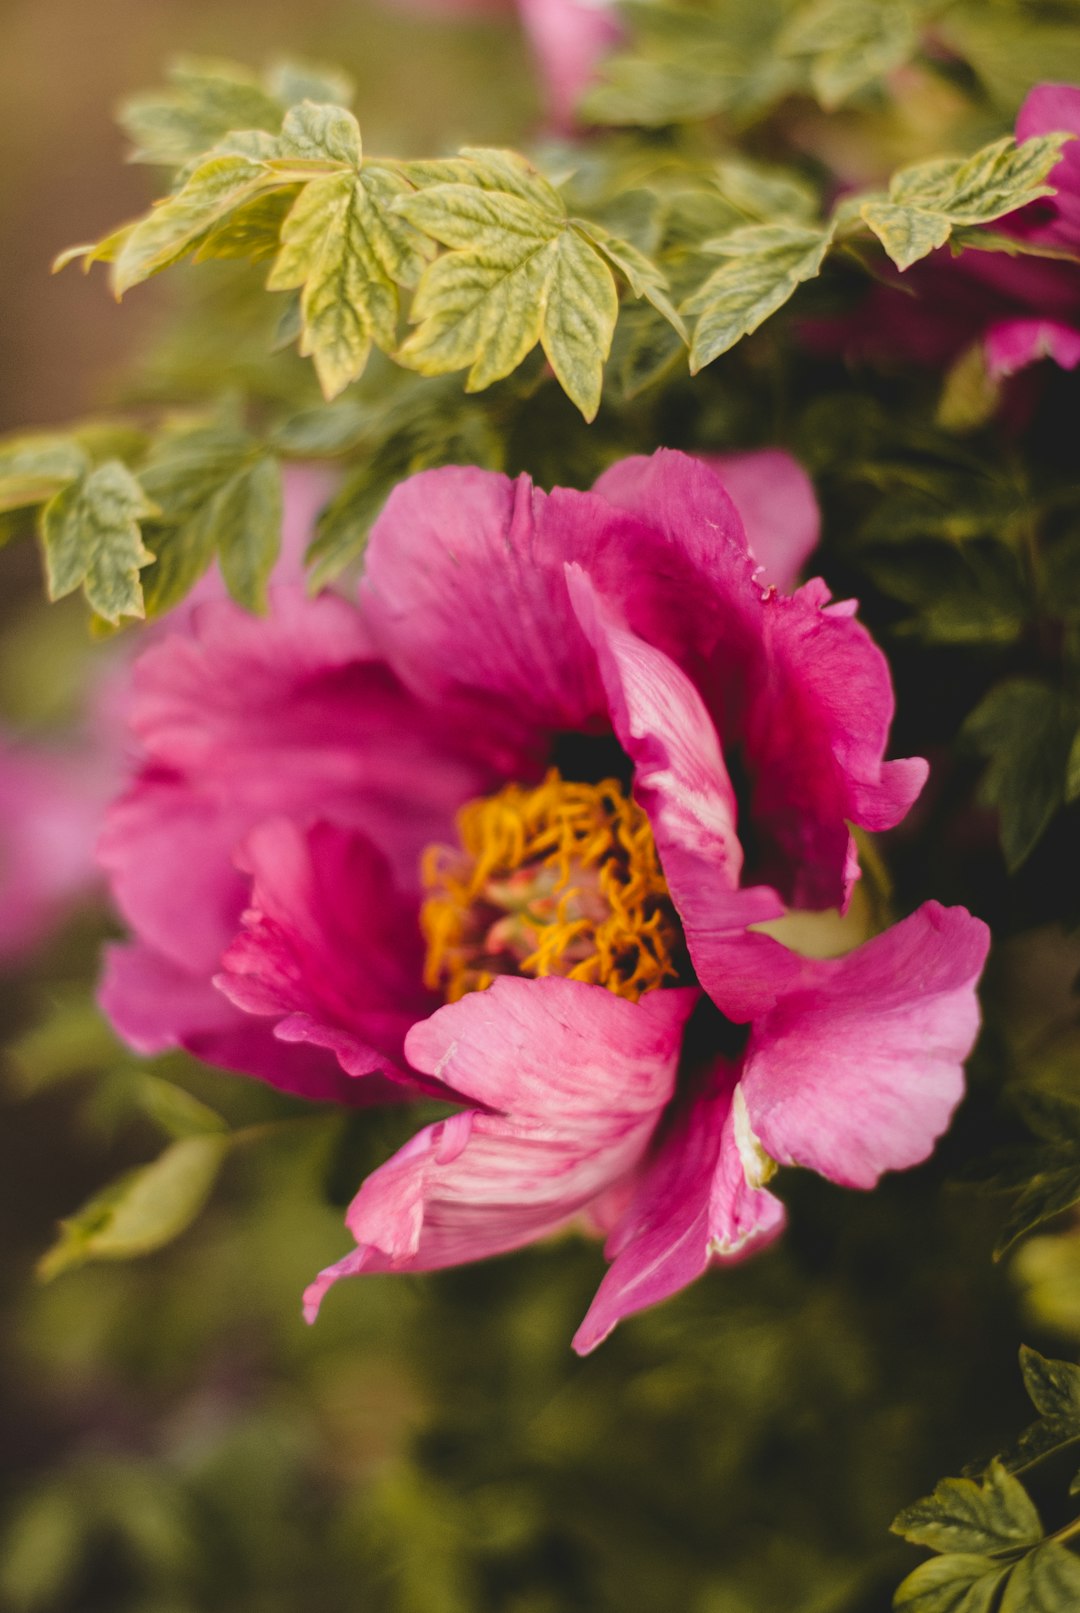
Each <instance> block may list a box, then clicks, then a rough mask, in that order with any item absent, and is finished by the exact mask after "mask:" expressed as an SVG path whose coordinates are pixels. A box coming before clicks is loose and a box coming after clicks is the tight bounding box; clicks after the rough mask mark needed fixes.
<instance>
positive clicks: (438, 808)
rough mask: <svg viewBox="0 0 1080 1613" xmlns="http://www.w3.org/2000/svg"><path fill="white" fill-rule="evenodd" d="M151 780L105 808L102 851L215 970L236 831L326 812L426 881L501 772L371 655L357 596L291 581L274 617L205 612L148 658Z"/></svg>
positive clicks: (135, 908) (169, 940) (232, 895)
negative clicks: (454, 827)
mask: <svg viewBox="0 0 1080 1613" xmlns="http://www.w3.org/2000/svg"><path fill="white" fill-rule="evenodd" d="M134 679H135V695H134V700H133V707H132V726H133V728H134V730H135V732H136V734H137V736H138V738H139V739H140V740H141V742H142V745H143V749H144V760H143V768H142V772H141V774H140V776H139V777H138V778H137V779H136V781H135V783H134V784H133V786H132V787H131V789H130V790H129V792H128V794H127V795H126V796H125V797H123V798H122V799H121V800H120V802H119V803H117V805H116V806H115V807H113V809H112V810H111V812H110V813H109V816H108V818H107V821H106V826H105V830H104V833H103V836H102V839H101V842H100V847H99V855H100V860H101V862H102V863H103V865H104V867H105V868H106V870H107V872H108V873H109V875H110V877H111V883H112V889H113V892H114V894H115V897H116V899H117V902H118V904H119V906H120V908H121V911H122V912H123V913H124V915H125V917H126V918H127V919H128V920H129V922H130V923H131V924H132V925H133V927H134V928H135V929H136V930H137V931H138V932H139V934H140V935H141V936H143V937H144V938H145V939H146V940H148V941H149V942H150V944H151V945H153V946H154V947H155V948H157V949H158V950H159V951H162V952H164V953H165V954H166V955H167V956H169V957H172V958H173V959H174V960H175V961H176V962H178V963H180V964H182V965H184V966H185V967H187V968H191V969H203V970H206V971H209V970H211V969H213V968H214V967H215V966H216V964H217V960H218V958H219V957H220V955H221V952H222V951H223V950H224V948H225V947H226V946H227V945H228V943H229V941H230V940H231V939H232V937H233V935H234V934H235V933H236V930H237V927H238V923H239V918H240V912H241V910H242V907H243V902H244V896H245V889H246V887H245V882H244V881H243V879H242V878H241V876H240V875H239V874H238V873H237V871H236V869H235V868H234V867H233V864H232V854H233V851H234V849H235V847H236V845H237V843H238V841H239V840H240V839H241V838H242V837H243V836H244V835H245V834H246V833H247V832H248V831H249V830H250V829H251V828H252V827H253V826H254V825H255V824H257V823H258V822H260V821H261V820H262V819H264V818H267V817H277V816H282V815H284V816H289V817H294V818H298V819H304V818H311V817H315V816H319V817H323V818H330V819H333V820H335V821H339V822H343V823H346V824H349V825H350V826H353V827H355V828H357V829H359V830H361V831H363V832H365V833H367V834H369V835H370V836H371V837H372V839H373V840H375V842H376V843H377V844H378V845H379V847H380V849H381V850H382V851H383V852H385V853H386V855H387V856H388V857H389V858H390V860H391V863H392V865H393V868H394V872H395V876H396V877H397V879H398V880H399V882H400V883H401V884H402V885H403V887H404V888H406V889H408V888H410V887H412V888H415V885H416V881H417V869H418V863H419V856H420V851H421V850H422V848H423V847H424V846H425V845H426V844H428V843H429V842H430V841H432V840H441V839H445V838H446V836H447V834H448V832H449V829H450V825H451V822H452V818H453V813H454V811H455V810H456V809H457V807H458V806H459V805H460V804H461V802H462V801H463V800H466V799H468V798H469V797H470V796H472V795H475V794H478V793H481V792H482V791H483V789H484V788H486V787H488V785H489V784H490V781H491V775H490V773H489V772H488V771H486V770H484V769H482V768H480V767H479V766H478V764H477V763H476V761H475V759H474V758H473V757H472V756H471V754H470V752H469V749H468V745H467V742H463V743H461V744H460V745H458V744H456V743H455V742H456V740H457V739H458V738H459V737H460V736H457V735H455V734H453V733H449V732H447V731H446V725H445V724H442V723H437V722H436V720H435V719H434V718H433V717H432V716H431V715H430V714H428V713H425V712H423V711H422V710H421V709H420V708H419V707H418V706H417V705H416V703H415V702H414V701H413V700H412V699H411V698H410V697H409V696H408V695H407V694H406V692H405V691H404V690H403V689H402V688H401V686H400V684H398V683H397V681H396V679H395V678H394V677H393V676H392V674H391V673H390V672H389V671H388V670H387V668H386V667H384V666H382V665H380V664H379V663H378V662H377V661H375V660H373V659H372V649H371V645H370V641H369V639H368V637H367V635H366V633H365V631H364V628H363V625H362V623H361V621H360V616H359V613H358V611H357V610H356V609H355V607H353V606H351V605H349V604H347V603H346V602H345V601H344V600H341V599H337V598H334V597H333V596H330V595H324V596H322V597H321V598H319V599H316V600H307V599H304V598H303V596H301V595H300V594H299V593H296V592H293V591H289V590H284V591H282V592H280V593H278V594H275V596H274V600H273V610H272V614H271V615H270V616H269V617H266V618H255V617H251V616H248V615H247V614H246V613H245V612H243V611H241V610H239V609H238V608H237V607H235V606H233V605H230V604H227V603H218V604H212V605H205V606H203V607H201V608H200V609H199V610H198V611H197V612H196V613H195V616H194V620H193V626H192V631H191V633H190V634H188V635H172V636H170V637H169V638H167V639H165V640H163V641H162V642H160V643H159V644H156V645H154V646H153V647H152V648H151V649H149V650H148V651H147V652H146V653H145V655H144V656H143V657H142V658H141V660H140V661H139V662H138V663H137V665H136V668H135V672H134Z"/></svg>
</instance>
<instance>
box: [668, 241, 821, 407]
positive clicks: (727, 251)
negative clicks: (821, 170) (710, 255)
mask: <svg viewBox="0 0 1080 1613" xmlns="http://www.w3.org/2000/svg"><path fill="white" fill-rule="evenodd" d="M831 240H832V232H831V230H828V229H808V228H806V227H804V226H802V225H797V224H755V225H750V226H748V227H747V228H746V229H742V230H733V231H732V233H731V234H730V235H726V236H722V237H720V239H719V240H716V241H712V242H710V243H708V250H710V251H712V252H715V253H717V254H719V255H720V256H722V257H724V258H725V259H726V260H727V261H726V262H725V263H723V264H722V265H721V267H720V268H719V269H716V270H715V271H714V272H713V273H712V274H711V275H710V276H709V278H708V279H707V280H706V281H705V283H704V284H703V285H702V286H699V287H698V289H697V291H695V292H694V294H693V295H692V296H691V297H689V298H688V299H687V300H686V302H684V303H683V312H684V313H688V314H696V315H697V316H698V319H697V324H696V326H695V328H694V340H693V345H692V346H691V349H690V371H691V374H693V375H696V374H697V372H698V371H699V370H701V369H703V368H704V367H705V365H706V364H711V363H712V361H713V359H715V358H719V356H720V354H721V353H726V352H727V351H728V349H729V348H731V347H734V346H735V343H736V342H738V341H741V340H742V338H743V337H744V336H747V335H749V334H750V332H751V331H754V330H757V328H758V326H759V325H761V324H763V323H764V321H765V320H766V319H768V318H769V316H770V314H774V313H775V312H776V311H777V309H778V308H782V307H783V305H784V303H786V302H787V301H788V299H789V298H790V297H791V295H792V293H793V292H794V291H795V288H796V286H798V285H800V284H801V283H802V281H804V280H810V279H812V278H813V277H814V275H816V274H817V273H818V272H819V271H820V269H821V265H822V263H823V262H824V260H825V254H826V252H827V251H828V249H829V243H830V241H831Z"/></svg>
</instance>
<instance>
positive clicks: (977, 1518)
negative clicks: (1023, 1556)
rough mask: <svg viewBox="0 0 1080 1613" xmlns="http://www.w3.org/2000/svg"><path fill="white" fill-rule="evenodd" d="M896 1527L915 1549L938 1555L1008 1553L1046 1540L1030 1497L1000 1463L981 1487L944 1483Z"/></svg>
mask: <svg viewBox="0 0 1080 1613" xmlns="http://www.w3.org/2000/svg"><path fill="white" fill-rule="evenodd" d="M892 1529H893V1532H894V1533H895V1534H898V1535H903V1536H904V1538H905V1540H910V1541H912V1542H913V1543H914V1544H915V1545H919V1546H929V1547H930V1548H931V1550H933V1551H940V1552H986V1553H992V1552H997V1551H1007V1550H1011V1549H1013V1548H1016V1547H1022V1546H1033V1545H1035V1544H1036V1543H1037V1542H1038V1541H1040V1540H1041V1539H1042V1537H1043V1526H1042V1523H1041V1521H1040V1519H1039V1514H1038V1513H1037V1512H1036V1510H1035V1507H1034V1505H1033V1503H1032V1500H1031V1497H1030V1496H1029V1495H1028V1493H1027V1491H1026V1490H1025V1489H1024V1486H1023V1485H1022V1484H1021V1483H1020V1481H1019V1479H1015V1478H1013V1476H1012V1474H1011V1473H1009V1472H1008V1471H1007V1470H1006V1469H1005V1468H1004V1467H1002V1465H1001V1463H1000V1462H997V1461H995V1462H991V1464H990V1466H989V1468H988V1469H987V1472H986V1474H985V1476H984V1477H983V1479H982V1481H981V1483H980V1482H977V1481H976V1480H975V1479H942V1480H941V1482H940V1484H938V1485H937V1487H936V1488H935V1490H934V1493H933V1494H932V1495H928V1496H926V1497H925V1498H924V1499H923V1500H921V1501H916V1502H915V1503H914V1504H913V1505H912V1506H910V1507H905V1508H904V1510H903V1511H902V1512H901V1513H900V1514H899V1515H898V1516H897V1517H896V1518H895V1519H894V1521H893V1524H892Z"/></svg>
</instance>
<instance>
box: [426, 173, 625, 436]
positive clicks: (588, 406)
mask: <svg viewBox="0 0 1080 1613" xmlns="http://www.w3.org/2000/svg"><path fill="white" fill-rule="evenodd" d="M488 155H491V154H488ZM505 157H506V154H505V153H495V154H493V159H492V160H493V162H494V172H495V173H496V175H497V174H499V173H501V172H502V168H501V167H500V164H504V159H505ZM523 166H524V165H522V166H521V168H518V167H515V166H514V165H511V167H512V168H513V171H514V172H515V173H517V175H518V178H519V179H520V184H519V185H518V186H517V188H516V190H515V191H514V192H511V191H509V190H489V189H485V188H483V187H481V186H479V185H469V184H463V183H457V182H455V183H452V184H438V185H434V186H432V187H431V188H430V189H428V190H423V191H421V192H419V193H418V194H417V195H414V196H408V197H406V198H405V199H404V200H403V201H402V202H400V203H399V209H400V211H401V212H402V213H403V214H404V216H405V217H406V218H407V219H409V220H410V221H411V222H412V223H413V224H415V225H416V226H417V228H419V229H421V230H423V231H424V232H425V234H427V235H430V236H431V237H432V238H433V239H434V240H436V241H438V242H439V243H440V244H441V245H443V246H445V247H448V248H449V249H450V250H449V251H447V252H445V253H444V254H443V255H442V256H441V257H439V258H437V259H436V261H435V262H434V263H433V264H432V265H431V266H430V267H429V268H428V269H427V270H426V271H425V273H424V276H423V278H422V279H421V281H420V284H419V286H418V288H417V292H416V296H415V299H414V301H413V307H412V311H411V318H412V320H413V322H414V323H415V324H417V329H416V330H415V331H414V332H413V333H412V335H411V336H409V337H408V339H407V340H406V342H405V343H404V344H403V346H402V348H401V351H400V354H399V357H400V359H401V362H402V363H405V364H408V365H410V366H412V367H413V368H415V369H418V370H420V371H421V373H423V374H425V375H442V374H446V373H448V372H449V371H451V370H459V369H468V371H469V374H468V379H467V381H466V389H467V390H468V391H470V392H477V391H480V390H482V389H483V388H484V387H487V386H490V385H491V384H492V382H494V381H498V380H501V379H502V378H503V377H504V376H506V375H509V374H510V373H511V371H512V370H514V369H516V368H517V366H518V365H519V364H520V363H521V361H522V360H523V359H524V358H525V356H526V354H527V353H529V352H530V351H531V350H532V348H533V347H534V346H535V345H536V343H537V342H538V341H542V343H543V347H544V351H545V353H546V355H547V357H548V359H549V361H550V363H551V366H552V368H553V370H554V371H555V373H556V376H557V377H558V379H559V381H560V382H561V384H562V385H563V387H564V389H565V390H566V391H567V393H568V395H569V396H570V397H571V398H572V399H573V401H574V402H575V403H576V404H577V406H578V407H579V408H580V409H581V411H582V413H583V414H584V416H585V418H586V419H589V420H591V419H592V418H593V416H594V415H595V413H596V409H597V407H598V406H599V401H600V378H601V372H602V369H603V363H604V360H605V359H606V357H607V355H608V352H609V350H610V346H611V334H612V331H613V329H614V323H615V319H616V317H617V313H618V307H617V296H616V291H615V283H614V280H613V277H612V273H611V269H610V268H609V266H608V264H607V263H605V261H604V258H603V256H602V255H601V253H600V252H599V251H598V250H597V248H596V246H595V245H594V244H593V243H592V242H591V241H590V240H587V239H586V238H585V236H584V235H583V234H582V233H581V232H580V231H579V230H578V229H576V228H575V227H573V226H572V225H570V223H569V222H568V220H567V218H566V214H565V209H563V208H562V203H561V201H560V199H559V197H558V194H557V192H555V191H553V190H552V189H551V187H550V186H548V185H546V183H545V182H542V181H540V182H538V181H537V178H536V176H534V175H532V174H531V173H528V172H523V171H522V170H523ZM534 196H535V198H536V200H534V199H533V198H534ZM635 272H636V271H635ZM653 289H654V291H655V290H656V289H657V288H656V287H655V285H654V287H653Z"/></svg>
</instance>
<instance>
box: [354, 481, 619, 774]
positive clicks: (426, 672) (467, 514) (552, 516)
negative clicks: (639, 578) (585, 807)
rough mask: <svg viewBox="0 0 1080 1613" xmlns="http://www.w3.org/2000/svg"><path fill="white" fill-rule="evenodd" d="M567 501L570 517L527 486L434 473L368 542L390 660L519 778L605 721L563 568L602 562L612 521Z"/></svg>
mask: <svg viewBox="0 0 1080 1613" xmlns="http://www.w3.org/2000/svg"><path fill="white" fill-rule="evenodd" d="M567 496H568V497H569V498H570V500H571V501H572V504H573V509H572V510H571V511H569V512H565V511H564V512H563V514H562V515H560V511H559V507H558V506H555V507H554V508H553V506H552V501H551V500H549V499H548V497H547V496H546V495H545V494H544V493H542V492H541V491H540V490H539V489H538V488H534V487H533V486H532V484H531V483H530V481H529V480H528V478H527V477H525V476H521V477H519V478H518V479H517V481H513V482H512V481H510V479H509V478H508V477H506V476H500V475H496V474H495V473H494V472H491V471H484V470H478V469H475V468H473V467H467V466H447V467H445V468H443V469H440V470H432V471H422V472H420V474H419V475H416V476H412V477H410V478H409V480H408V481H405V482H401V483H399V485H398V486H397V487H395V488H394V490H393V492H392V493H391V495H390V497H389V499H388V500H387V502H386V506H385V508H384V510H383V512H382V514H381V515H380V516H379V519H378V520H377V521H376V522H375V525H374V527H373V528H372V531H371V537H370V539H369V542H368V547H367V553H366V558H365V563H364V578H363V581H362V583H361V588H360V599H361V605H362V608H363V611H364V616H365V619H366V620H367V621H368V623H370V625H371V629H372V632H373V634H374V636H375V638H376V641H377V642H378V645H379V647H380V649H381V651H382V653H383V654H384V655H385V656H386V658H387V660H388V661H389V663H390V665H391V666H392V667H393V668H394V670H395V671H396V672H397V673H398V675H399V676H400V677H401V679H402V680H403V682H404V683H405V684H406V685H407V687H408V688H410V689H411V690H413V692H414V693H415V694H417V695H419V696H420V697H421V698H422V699H424V700H426V701H428V702H430V703H431V704H432V705H437V706H438V707H439V708H440V709H441V710H443V711H449V712H453V713H456V714H457V716H458V720H459V721H466V720H470V719H471V720H472V721H473V722H474V723H475V724H476V725H477V726H478V727H479V729H480V731H481V733H486V734H487V735H488V737H489V742H490V743H491V744H492V746H494V747H497V750H496V754H498V756H499V758H500V761H501V764H502V766H503V767H504V768H505V770H506V771H507V772H509V773H513V772H514V771H516V770H520V769H521V767H522V757H523V756H524V755H526V754H528V753H530V752H531V751H535V750H536V746H537V736H538V735H543V736H546V735H549V734H554V733H557V732H560V731H575V730H582V729H584V730H589V729H594V728H596V727H597V725H598V724H599V723H602V720H603V715H604V703H603V696H602V693H601V690H600V687H599V683H598V680H597V677H596V671H595V668H594V666H593V664H592V657H591V655H590V654H589V651H588V647H587V645H586V644H585V643H584V640H583V639H582V637H581V635H580V633H579V632H577V630H576V628H575V625H574V622H573V617H572V615H571V612H570V608H569V603H568V601H567V598H566V584H565V581H564V579H563V561H564V560H565V559H567V558H574V557H575V556H576V555H577V554H578V553H579V552H581V553H584V552H585V551H588V550H590V549H591V547H592V545H593V538H594V536H595V530H596V529H597V528H598V527H602V525H603V523H604V522H605V520H606V519H607V512H606V510H605V508H604V506H603V505H601V504H599V503H598V502H597V501H596V500H590V497H589V495H588V494H582V493H577V494H570V495H567ZM590 505H592V506H594V508H592V509H590Z"/></svg>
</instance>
